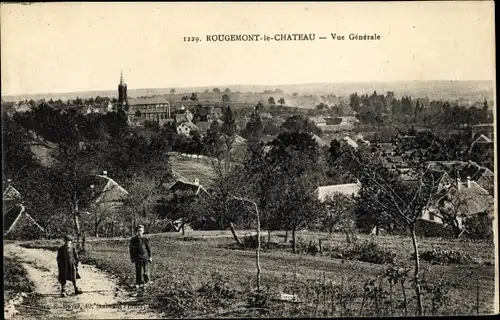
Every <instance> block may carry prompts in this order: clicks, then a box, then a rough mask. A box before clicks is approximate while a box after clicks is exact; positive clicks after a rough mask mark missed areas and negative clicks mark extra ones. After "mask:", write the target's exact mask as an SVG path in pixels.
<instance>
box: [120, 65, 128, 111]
mask: <svg viewBox="0 0 500 320" xmlns="http://www.w3.org/2000/svg"><path fill="white" fill-rule="evenodd" d="M118 103H119V104H120V105H121V106H122V107H124V106H125V105H126V104H127V84H126V83H125V81H123V70H121V72H120V84H119V85H118ZM125 109H127V108H125Z"/></svg>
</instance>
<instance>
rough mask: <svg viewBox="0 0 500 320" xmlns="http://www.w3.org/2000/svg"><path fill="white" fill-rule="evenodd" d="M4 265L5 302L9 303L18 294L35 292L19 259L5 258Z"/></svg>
mask: <svg viewBox="0 0 500 320" xmlns="http://www.w3.org/2000/svg"><path fill="white" fill-rule="evenodd" d="M3 263H4V269H3V279H4V301H9V300H10V299H11V298H12V297H13V296H14V294H16V293H21V292H24V293H33V292H34V290H35V286H34V284H33V283H32V282H31V281H30V280H29V279H28V274H27V273H26V270H25V269H24V268H23V266H22V264H21V262H20V260H19V259H18V258H15V257H5V256H4V260H3Z"/></svg>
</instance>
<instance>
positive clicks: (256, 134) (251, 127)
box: [241, 112, 264, 140]
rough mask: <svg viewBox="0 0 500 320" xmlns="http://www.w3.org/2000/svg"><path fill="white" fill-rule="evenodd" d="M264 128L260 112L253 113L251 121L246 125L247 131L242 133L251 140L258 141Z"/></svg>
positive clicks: (244, 130)
mask: <svg viewBox="0 0 500 320" xmlns="http://www.w3.org/2000/svg"><path fill="white" fill-rule="evenodd" d="M263 130H264V126H263V123H262V120H261V118H260V116H259V113H258V112H252V115H251V116H250V120H249V121H248V122H247V123H246V126H245V129H243V132H242V133H241V134H242V136H243V137H245V138H246V139H249V140H258V139H260V137H261V136H262V134H263Z"/></svg>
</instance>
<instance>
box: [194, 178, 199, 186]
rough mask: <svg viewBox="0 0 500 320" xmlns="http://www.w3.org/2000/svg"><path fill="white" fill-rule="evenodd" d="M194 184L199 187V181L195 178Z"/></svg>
mask: <svg viewBox="0 0 500 320" xmlns="http://www.w3.org/2000/svg"><path fill="white" fill-rule="evenodd" d="M194 184H195V185H197V186H199V185H200V179H198V178H196V179H194Z"/></svg>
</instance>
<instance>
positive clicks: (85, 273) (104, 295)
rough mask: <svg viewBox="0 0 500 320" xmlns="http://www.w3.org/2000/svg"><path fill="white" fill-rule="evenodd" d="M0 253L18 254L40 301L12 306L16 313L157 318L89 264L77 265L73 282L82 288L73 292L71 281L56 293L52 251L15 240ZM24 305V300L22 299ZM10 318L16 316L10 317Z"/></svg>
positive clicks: (108, 277)
mask: <svg viewBox="0 0 500 320" xmlns="http://www.w3.org/2000/svg"><path fill="white" fill-rule="evenodd" d="M4 256H12V257H18V258H19V259H20V260H21V261H22V263H23V266H24V268H25V269H26V271H27V272H28V276H29V278H30V279H31V280H32V281H33V283H34V284H35V287H36V295H37V296H38V297H39V298H40V303H39V305H38V306H36V307H35V308H33V307H31V308H30V307H27V306H26V307H23V306H22V305H21V306H19V307H16V308H17V309H18V310H19V312H20V313H19V316H18V318H20V316H22V318H23V319H26V316H27V317H28V318H31V317H32V318H50V319H52V318H71V319H158V318H162V316H161V315H160V314H157V313H154V312H153V311H151V310H150V309H149V308H148V307H147V306H144V305H137V304H134V302H135V298H133V297H130V294H129V292H126V291H124V289H122V288H120V287H119V286H118V284H117V283H118V281H117V279H113V278H112V277H111V276H110V275H109V274H107V273H105V272H103V271H101V270H99V269H97V268H95V267H94V266H90V265H85V264H83V265H80V266H79V273H80V275H81V277H82V279H81V280H79V282H78V283H77V285H78V287H79V288H80V289H81V290H83V294H81V295H77V296H75V295H73V292H74V291H73V285H72V284H71V283H69V284H66V291H67V293H68V294H69V295H68V296H67V297H64V298H62V297H60V296H59V293H60V291H59V290H60V286H59V283H58V281H57V262H56V253H55V252H52V251H48V250H41V249H28V248H23V247H20V246H18V245H16V244H6V245H5V246H4ZM23 305H27V303H23ZM13 319H16V317H14V318H13Z"/></svg>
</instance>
